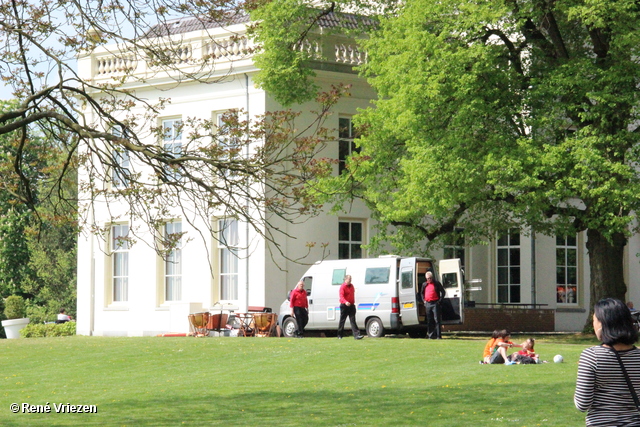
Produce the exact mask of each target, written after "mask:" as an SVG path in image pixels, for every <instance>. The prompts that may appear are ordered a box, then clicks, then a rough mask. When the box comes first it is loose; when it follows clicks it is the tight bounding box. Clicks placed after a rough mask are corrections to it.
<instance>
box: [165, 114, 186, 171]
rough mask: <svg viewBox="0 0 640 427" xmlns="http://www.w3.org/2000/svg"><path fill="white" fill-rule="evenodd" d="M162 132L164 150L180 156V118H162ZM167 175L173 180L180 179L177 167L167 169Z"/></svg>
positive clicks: (174, 155)
mask: <svg viewBox="0 0 640 427" xmlns="http://www.w3.org/2000/svg"><path fill="white" fill-rule="evenodd" d="M162 134H163V139H164V150H165V152H167V153H169V154H172V155H173V157H175V158H178V157H180V156H182V120H181V119H168V120H163V121H162ZM167 176H168V177H169V178H172V179H175V180H178V179H180V173H179V172H178V170H177V168H176V169H167Z"/></svg>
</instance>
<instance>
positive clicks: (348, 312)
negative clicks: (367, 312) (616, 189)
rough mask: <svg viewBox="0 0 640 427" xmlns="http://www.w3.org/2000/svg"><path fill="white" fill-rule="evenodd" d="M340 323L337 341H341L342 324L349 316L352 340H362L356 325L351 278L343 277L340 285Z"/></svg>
mask: <svg viewBox="0 0 640 427" xmlns="http://www.w3.org/2000/svg"><path fill="white" fill-rule="evenodd" d="M339 295H340V323H338V339H342V333H343V332H344V322H345V321H346V320H347V316H349V322H350V323H351V330H352V331H353V338H355V339H357V340H359V339H362V335H360V329H358V325H356V290H355V288H354V287H353V285H352V284H351V276H349V275H347V276H344V283H343V284H342V285H340V292H339Z"/></svg>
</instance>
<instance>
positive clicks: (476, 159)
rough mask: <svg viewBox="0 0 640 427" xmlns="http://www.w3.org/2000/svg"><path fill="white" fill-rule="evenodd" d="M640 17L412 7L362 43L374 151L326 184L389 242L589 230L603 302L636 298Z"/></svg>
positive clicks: (588, 2)
mask: <svg viewBox="0 0 640 427" xmlns="http://www.w3.org/2000/svg"><path fill="white" fill-rule="evenodd" d="M357 3H360V2H356V1H345V2H340V1H338V2H335V3H334V5H333V7H334V8H339V7H341V6H342V7H345V6H351V7H355V6H357ZM383 3H384V2H378V4H383ZM391 3H392V4H393V3H395V2H391ZM271 7H273V5H272V6H271ZM319 13H320V12H319ZM270 24H271V23H270V22H269V20H268V18H266V19H265V22H264V23H263V24H262V25H263V26H264V27H265V28H268V27H269V25H270ZM639 24H640V6H639V5H638V2H636V1H634V0H501V1H491V2H486V1H482V2H479V1H462V0H442V1H433V0H411V1H407V2H403V3H402V4H401V5H400V7H399V8H398V9H397V10H396V11H395V12H394V13H392V14H388V15H386V16H380V17H379V26H377V27H375V28H371V29H370V31H369V32H368V36H369V38H368V39H367V40H365V41H363V43H362V44H363V46H364V48H365V49H366V51H367V54H368V62H367V64H366V65H364V66H363V67H362V68H361V72H362V74H363V75H364V76H366V77H367V78H368V79H369V82H370V83H371V84H372V85H373V87H374V88H375V89H376V90H377V91H378V94H379V99H378V100H377V101H376V103H375V104H376V105H375V108H371V109H368V110H366V111H363V112H362V114H361V115H360V117H359V118H358V123H359V124H360V129H361V132H362V137H361V138H360V140H359V142H358V144H359V146H360V150H361V151H360V153H359V154H356V155H354V156H353V157H352V159H351V162H350V166H349V168H350V171H349V173H348V174H343V175H342V176H340V177H338V178H334V179H331V180H329V181H328V182H327V181H324V182H323V183H322V186H321V187H319V188H320V189H321V190H322V191H323V192H324V193H326V194H328V195H329V196H330V197H329V198H330V199H331V200H334V201H335V200H337V201H338V202H340V201H341V200H344V197H351V196H356V197H361V198H363V199H364V200H365V201H367V203H368V204H369V206H370V207H371V208H372V209H373V210H374V212H375V214H376V216H377V217H378V218H379V219H380V220H381V221H382V225H383V227H382V228H381V234H380V235H379V238H381V239H390V240H391V241H393V242H394V243H395V244H396V245H397V246H399V247H401V248H409V247H412V246H414V245H416V244H418V242H419V241H420V240H422V239H424V238H427V239H428V240H429V241H430V243H435V242H438V240H440V241H442V238H443V236H445V235H446V234H447V233H451V232H453V231H454V230H455V229H456V228H458V227H460V228H463V229H464V233H465V235H466V237H467V238H468V239H469V241H470V242H475V241H478V240H480V239H487V238H492V237H494V236H495V235H496V233H502V232H505V231H506V230H508V229H509V228H512V227H517V228H520V229H522V230H526V231H527V232H540V233H545V234H550V235H552V234H556V235H565V234H574V233H576V232H581V231H586V236H587V242H586V245H587V249H588V251H589V260H590V272H591V275H590V276H591V284H590V289H591V301H592V302H593V301H595V300H598V299H599V298H602V297H616V298H620V299H624V298H625V293H626V290H627V286H626V284H625V283H624V278H623V251H624V248H625V246H626V244H627V240H628V238H629V237H630V236H632V235H634V234H635V233H637V231H638V218H637V212H638V211H639V209H640V198H639V197H638V194H640V182H639V181H640V170H639V169H638V165H639V162H640V146H639V145H638V137H639V136H640V128H639V124H638V117H637V116H638V111H639V110H638V108H639V107H640V105H639V99H638V95H639V90H638V84H639V83H640V25H639ZM265 31H266V30H265ZM265 34H268V33H267V32H265ZM276 45H277V44H276ZM279 48H281V49H286V42H285V43H283V44H280V47H279ZM266 72H268V70H267V71H266ZM265 78H267V79H268V75H265ZM389 225H392V226H395V227H392V228H391V231H387V228H386V227H387V226H389ZM634 256H635V254H630V257H631V258H633V257H634Z"/></svg>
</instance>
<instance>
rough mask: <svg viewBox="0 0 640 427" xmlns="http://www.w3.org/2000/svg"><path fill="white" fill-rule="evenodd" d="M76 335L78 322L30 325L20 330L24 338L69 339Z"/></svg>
mask: <svg viewBox="0 0 640 427" xmlns="http://www.w3.org/2000/svg"><path fill="white" fill-rule="evenodd" d="M75 334H76V322H66V323H59V324H55V323H47V324H44V323H30V324H28V325H27V326H26V327H25V328H24V329H21V330H20V336H21V337H22V338H43V337H69V336H72V335H75Z"/></svg>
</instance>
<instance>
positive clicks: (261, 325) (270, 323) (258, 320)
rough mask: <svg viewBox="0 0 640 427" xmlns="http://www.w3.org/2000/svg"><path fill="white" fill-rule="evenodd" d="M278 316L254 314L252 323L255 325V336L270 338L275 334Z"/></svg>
mask: <svg viewBox="0 0 640 427" xmlns="http://www.w3.org/2000/svg"><path fill="white" fill-rule="evenodd" d="M277 320H278V316H277V315H276V314H274V313H254V314H253V321H254V323H255V325H256V335H257V336H260V337H270V336H272V335H274V334H275V330H276V323H277Z"/></svg>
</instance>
